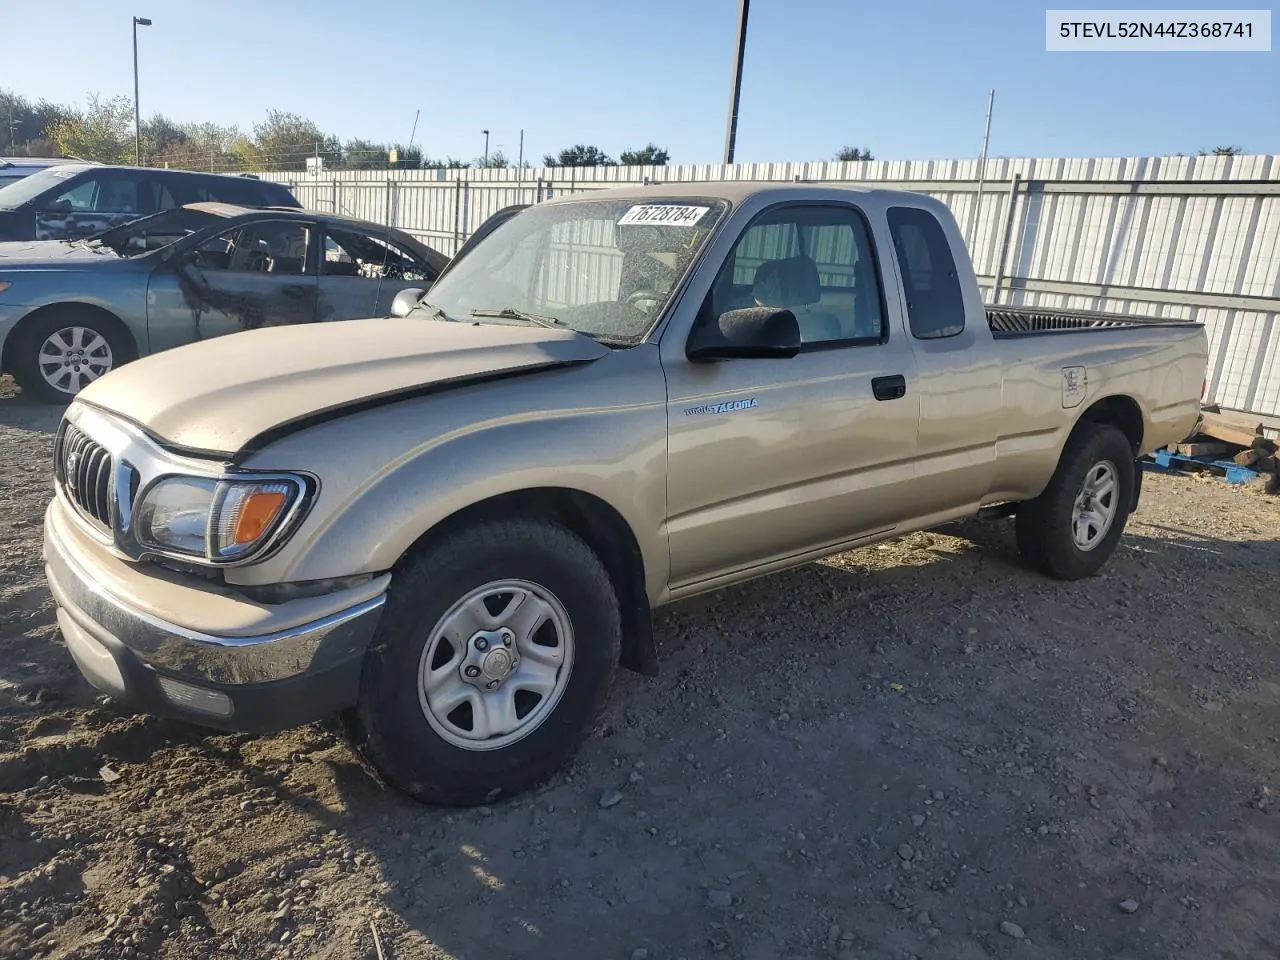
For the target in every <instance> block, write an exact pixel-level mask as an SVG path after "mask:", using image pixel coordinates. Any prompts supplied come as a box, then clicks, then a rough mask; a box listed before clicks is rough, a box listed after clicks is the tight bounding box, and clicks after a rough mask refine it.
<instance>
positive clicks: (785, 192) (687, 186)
mask: <svg viewBox="0 0 1280 960" xmlns="http://www.w3.org/2000/svg"><path fill="white" fill-rule="evenodd" d="M817 193H824V194H828V195H830V194H841V193H844V194H856V195H858V196H862V197H870V196H875V197H880V198H886V199H887V198H889V197H898V198H902V197H908V196H909V197H911V198H912V199H913V200H917V199H918V200H921V201H927V200H929V199H930V198H929V197H927V196H926V195H925V194H916V193H907V192H905V191H902V190H881V189H879V188H876V187H852V186H847V185H845V184H843V183H841V184H835V183H775V182H771V181H768V180H713V181H707V180H702V181H698V182H696V183H651V184H640V183H628V184H624V185H622V186H617V187H608V188H605V189H603V190H594V189H593V190H590V191H582V192H580V193H573V194H568V195H561V196H559V197H555V198H554V199H552V200H547V201H544V202H546V203H571V202H573V201H575V200H632V199H635V200H646V199H652V198H655V197H691V198H692V197H701V198H704V199H705V198H711V199H717V200H726V201H728V202H729V203H731V204H734V205H737V204H740V203H743V202H744V201H746V200H748V199H751V198H754V197H767V198H768V199H770V200H777V201H779V202H782V201H787V200H803V199H805V198H807V197H808V198H811V197H813V196H814V194H817Z"/></svg>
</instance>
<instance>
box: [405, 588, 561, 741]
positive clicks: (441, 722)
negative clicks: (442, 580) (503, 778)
mask: <svg viewBox="0 0 1280 960" xmlns="http://www.w3.org/2000/svg"><path fill="white" fill-rule="evenodd" d="M572 670H573V627H572V626H571V625H570V622H569V614H568V613H567V612H566V611H565V609H564V606H563V604H561V603H560V601H559V600H558V599H556V597H555V595H554V594H552V593H551V591H549V590H547V589H546V588H545V587H541V586H539V585H538V584H536V583H530V582H529V581H527V580H499V581H494V582H492V583H486V584H485V585H484V586H482V587H477V588H476V589H475V590H472V591H471V592H470V593H468V594H467V595H466V596H465V597H463V598H462V599H461V600H459V601H458V602H457V603H455V604H454V605H453V606H452V607H450V608H449V610H448V611H446V613H445V615H444V616H443V617H441V618H440V620H439V622H438V623H437V624H436V625H435V626H434V627H433V628H432V630H431V634H430V636H428V638H427V642H426V645H425V646H424V647H423V648H422V657H421V659H420V660H419V663H418V702H419V703H420V704H421V706H422V712H423V714H424V715H425V716H426V718H427V722H428V723H430V724H431V728H432V729H433V730H435V732H436V733H438V734H440V736H441V737H443V738H444V739H445V740H447V741H448V742H449V743H451V744H453V745H454V746H456V747H461V748H462V749H464V750H500V749H502V748H503V747H507V746H510V745H511V744H513V743H515V742H516V741H517V740H520V739H521V738H523V737H526V736H528V735H529V734H531V733H532V732H533V731H534V730H536V729H537V728H538V727H539V726H541V724H542V723H543V721H545V720H546V719H547V717H549V716H550V715H551V712H552V711H553V710H555V707H556V704H557V703H559V701H560V697H561V696H562V695H563V694H564V688H565V687H566V686H567V685H568V683H569V674H570V672H571V671H572Z"/></svg>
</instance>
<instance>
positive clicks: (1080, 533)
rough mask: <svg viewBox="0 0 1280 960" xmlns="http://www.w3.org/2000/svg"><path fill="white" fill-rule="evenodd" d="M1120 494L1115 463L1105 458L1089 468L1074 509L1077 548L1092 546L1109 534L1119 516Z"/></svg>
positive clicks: (1072, 530)
mask: <svg viewBox="0 0 1280 960" xmlns="http://www.w3.org/2000/svg"><path fill="white" fill-rule="evenodd" d="M1119 494H1120V480H1119V473H1118V472H1117V470H1116V467H1115V464H1113V463H1112V462H1111V461H1110V460H1103V461H1101V462H1099V463H1095V464H1094V465H1093V466H1092V467H1090V468H1089V472H1088V473H1086V474H1085V476H1084V483H1082V484H1081V485H1080V492H1079V493H1077V494H1076V500H1075V505H1074V506H1073V508H1072V510H1071V536H1072V538H1073V539H1074V540H1075V543H1076V547H1077V548H1078V549H1080V550H1083V551H1086V552H1087V551H1089V550H1092V549H1093V548H1094V547H1096V546H1097V545H1098V544H1100V543H1101V542H1102V540H1103V538H1104V537H1106V535H1107V531H1108V530H1110V529H1111V524H1112V523H1114V522H1115V519H1116V511H1117V507H1118V506H1119V503H1120V496H1119Z"/></svg>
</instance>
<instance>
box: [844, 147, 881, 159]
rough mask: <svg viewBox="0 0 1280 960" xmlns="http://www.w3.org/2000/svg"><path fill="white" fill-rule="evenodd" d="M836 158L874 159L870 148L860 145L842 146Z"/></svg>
mask: <svg viewBox="0 0 1280 960" xmlns="http://www.w3.org/2000/svg"><path fill="white" fill-rule="evenodd" d="M836 159H837V160H843V161H846V162H847V161H850V160H874V159H875V157H873V156H872V155H871V151H870V150H863V149H861V148H859V147H841V148H840V149H839V150H837V151H836Z"/></svg>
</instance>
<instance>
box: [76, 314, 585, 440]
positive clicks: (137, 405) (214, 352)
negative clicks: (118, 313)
mask: <svg viewBox="0 0 1280 960" xmlns="http://www.w3.org/2000/svg"><path fill="white" fill-rule="evenodd" d="M608 353H609V348H608V347H605V346H603V345H601V344H599V343H597V342H596V341H595V340H592V339H591V338H590V337H587V336H584V335H582V334H579V333H575V332H574V331H572V330H567V329H550V328H544V327H524V326H513V325H507V324H471V323H454V322H450V321H442V320H427V319H423V318H414V317H405V318H388V319H380V318H379V319H368V320H345V321H337V322H331V323H318V324H303V325H299V326H290V327H266V328H262V329H259V330H250V331H246V332H243V333H233V334H229V335H227V336H223V337H218V338H217V339H214V340H206V341H203V342H201V343H193V344H189V345H187V346H183V347H177V348H175V349H173V350H166V351H164V352H163V353H157V354H153V355H151V356H149V357H144V358H143V359H141V360H137V361H135V362H133V363H130V364H127V365H126V366H123V367H120V368H119V369H117V370H113V371H112V372H111V373H109V374H107V375H106V376H105V377H103V378H102V379H100V380H97V381H95V382H94V383H91V384H90V385H89V386H88V387H86V388H85V389H84V390H82V391H80V393H79V395H78V397H77V400H78V401H80V402H83V403H87V404H91V405H93V406H95V407H99V408H101V409H103V410H106V411H108V412H111V413H115V414H118V415H120V416H122V417H124V418H125V419H127V420H130V421H132V422H133V423H134V424H136V425H137V426H139V427H141V428H142V429H144V430H145V431H146V432H147V433H149V434H151V435H152V436H153V437H155V438H156V439H157V440H159V441H161V442H162V443H166V444H168V445H170V446H172V447H175V448H178V449H182V450H186V451H190V452H193V453H206V454H215V455H221V456H230V457H236V456H237V455H239V456H240V457H243V456H247V455H248V454H249V453H251V452H253V451H254V450H257V449H261V448H262V447H263V446H265V445H266V444H267V443H269V442H270V440H271V439H273V438H275V437H279V436H281V435H283V434H286V433H289V432H291V431H293V430H296V429H302V428H304V427H305V426H307V425H310V424H314V423H318V422H323V421H324V420H327V419H331V418H332V417H334V416H340V415H342V414H343V413H350V412H353V411H355V410H360V409H365V408H367V407H369V406H374V405H378V404H381V403H391V402H394V401H396V400H398V399H404V398H407V397H411V396H415V395H418V394H422V393H426V392H433V391H438V390H443V389H449V388H451V387H459V386H465V385H467V384H471V383H476V382H481V381H483V380H486V379H491V378H496V377H507V376H514V375H521V374H527V373H532V372H534V371H538V370H547V369H550V368H553V367H560V366H566V365H569V364H575V363H586V362H589V361H592V360H596V359H599V358H600V357H603V356H605V355H607V354H608Z"/></svg>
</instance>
